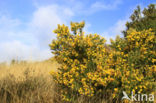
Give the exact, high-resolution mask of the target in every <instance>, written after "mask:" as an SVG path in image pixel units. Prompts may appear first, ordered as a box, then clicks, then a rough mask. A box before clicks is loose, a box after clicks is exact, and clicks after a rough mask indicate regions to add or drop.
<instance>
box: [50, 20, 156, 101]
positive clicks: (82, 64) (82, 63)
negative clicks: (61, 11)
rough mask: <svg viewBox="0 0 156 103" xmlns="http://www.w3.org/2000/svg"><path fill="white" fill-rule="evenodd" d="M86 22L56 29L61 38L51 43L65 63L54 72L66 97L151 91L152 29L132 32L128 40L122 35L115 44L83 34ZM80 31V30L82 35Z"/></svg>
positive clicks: (154, 69)
mask: <svg viewBox="0 0 156 103" xmlns="http://www.w3.org/2000/svg"><path fill="white" fill-rule="evenodd" d="M83 27H84V22H81V23H71V31H74V35H73V34H72V33H70V32H69V31H70V30H69V28H68V27H67V26H65V25H62V26H60V25H58V28H57V29H56V30H54V32H55V33H56V34H57V39H55V40H53V41H52V43H51V44H50V48H51V50H52V53H53V54H54V55H55V58H56V60H57V61H58V63H60V64H61V66H60V68H58V71H57V72H55V73H54V72H51V75H52V76H53V78H54V80H55V81H56V83H57V84H58V86H59V87H60V88H61V89H62V91H63V93H62V95H63V98H64V100H66V101H71V98H73V96H74V95H75V97H76V96H79V95H84V96H89V97H90V96H91V97H92V96H95V95H96V94H97V93H100V94H101V95H102V94H105V93H107V92H104V91H111V93H112V96H113V97H114V98H117V97H120V96H121V94H122V91H123V90H124V91H126V92H127V93H131V91H134V92H139V93H144V92H151V91H152V89H153V85H152V84H154V83H153V82H154V81H155V78H156V77H155V75H156V37H155V34H154V33H153V32H151V30H144V31H141V32H137V31H135V30H130V31H129V32H128V34H127V37H126V38H120V37H119V36H118V37H117V38H116V40H115V41H113V40H111V45H106V44H105V42H106V40H105V39H104V38H103V37H101V36H100V35H98V34H89V35H81V33H80V32H82V31H81V30H82V28H83ZM78 30H80V31H79V32H78Z"/></svg>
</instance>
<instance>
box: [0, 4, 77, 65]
mask: <svg viewBox="0 0 156 103" xmlns="http://www.w3.org/2000/svg"><path fill="white" fill-rule="evenodd" d="M73 15H74V13H73V12H72V11H71V10H70V9H69V8H66V7H59V6H58V5H48V6H41V7H37V9H36V11H35V12H34V13H33V14H32V17H31V19H30V21H29V22H27V23H24V22H22V21H20V20H19V19H13V18H9V17H7V16H0V27H1V28H0V37H1V38H0V62H3V61H10V60H11V59H20V60H23V59H24V60H30V59H31V60H43V59H47V58H49V57H51V56H52V54H51V53H50V52H51V51H50V48H49V47H48V44H50V43H51V40H52V39H54V38H55V34H53V33H52V31H53V30H54V29H55V28H56V27H57V24H63V23H66V22H67V21H68V20H69V19H70V18H71V17H72V16H73ZM1 21H2V22H1ZM4 21H5V22H4Z"/></svg>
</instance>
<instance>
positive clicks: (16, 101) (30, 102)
mask: <svg viewBox="0 0 156 103" xmlns="http://www.w3.org/2000/svg"><path fill="white" fill-rule="evenodd" d="M58 66H59V65H58V64H57V63H56V62H55V61H54V60H53V61H50V60H49V61H44V62H13V63H11V64H10V65H6V64H4V63H3V64H0V103H55V101H56V99H55V94H54V93H55V92H54V90H55V84H54V82H53V80H52V77H51V75H50V74H49V72H50V71H51V70H52V69H54V70H56V68H57V67H58Z"/></svg>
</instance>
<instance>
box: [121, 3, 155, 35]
mask: <svg viewBox="0 0 156 103" xmlns="http://www.w3.org/2000/svg"><path fill="white" fill-rule="evenodd" d="M130 19H131V21H130V22H127V23H126V27H127V29H126V30H125V31H123V34H124V37H126V35H127V31H128V30H129V29H130V28H133V29H135V30H136V31H142V30H144V29H145V30H147V29H149V28H151V29H152V30H153V31H154V32H155V35H156V4H150V5H149V6H148V8H144V10H143V11H142V12H141V9H140V6H137V9H135V10H134V13H133V14H132V15H131V16H130Z"/></svg>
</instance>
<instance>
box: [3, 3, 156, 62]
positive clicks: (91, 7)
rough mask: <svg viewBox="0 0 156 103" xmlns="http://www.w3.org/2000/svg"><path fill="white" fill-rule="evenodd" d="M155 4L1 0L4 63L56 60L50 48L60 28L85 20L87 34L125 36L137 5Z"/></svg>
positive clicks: (110, 36) (107, 36)
mask: <svg viewBox="0 0 156 103" xmlns="http://www.w3.org/2000/svg"><path fill="white" fill-rule="evenodd" d="M150 3H155V2H154V0H0V62H3V61H9V60H11V59H13V58H14V59H19V60H21V59H24V60H44V59H47V58H49V57H51V56H52V54H51V53H50V49H49V47H48V44H50V42H51V40H52V39H54V38H55V34H53V33H52V31H53V30H54V29H55V28H56V27H57V24H63V23H64V24H66V25H69V24H70V21H82V20H85V22H86V27H85V29H84V31H85V32H86V33H98V34H100V35H102V36H104V37H105V38H106V39H107V40H109V38H115V36H116V35H117V34H118V35H121V32H120V31H122V30H123V29H124V28H125V26H124V25H125V23H126V21H127V20H129V16H130V15H131V14H132V12H133V10H134V9H135V8H136V6H137V5H140V6H141V7H142V8H144V7H147V6H148V5H149V4H150Z"/></svg>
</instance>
